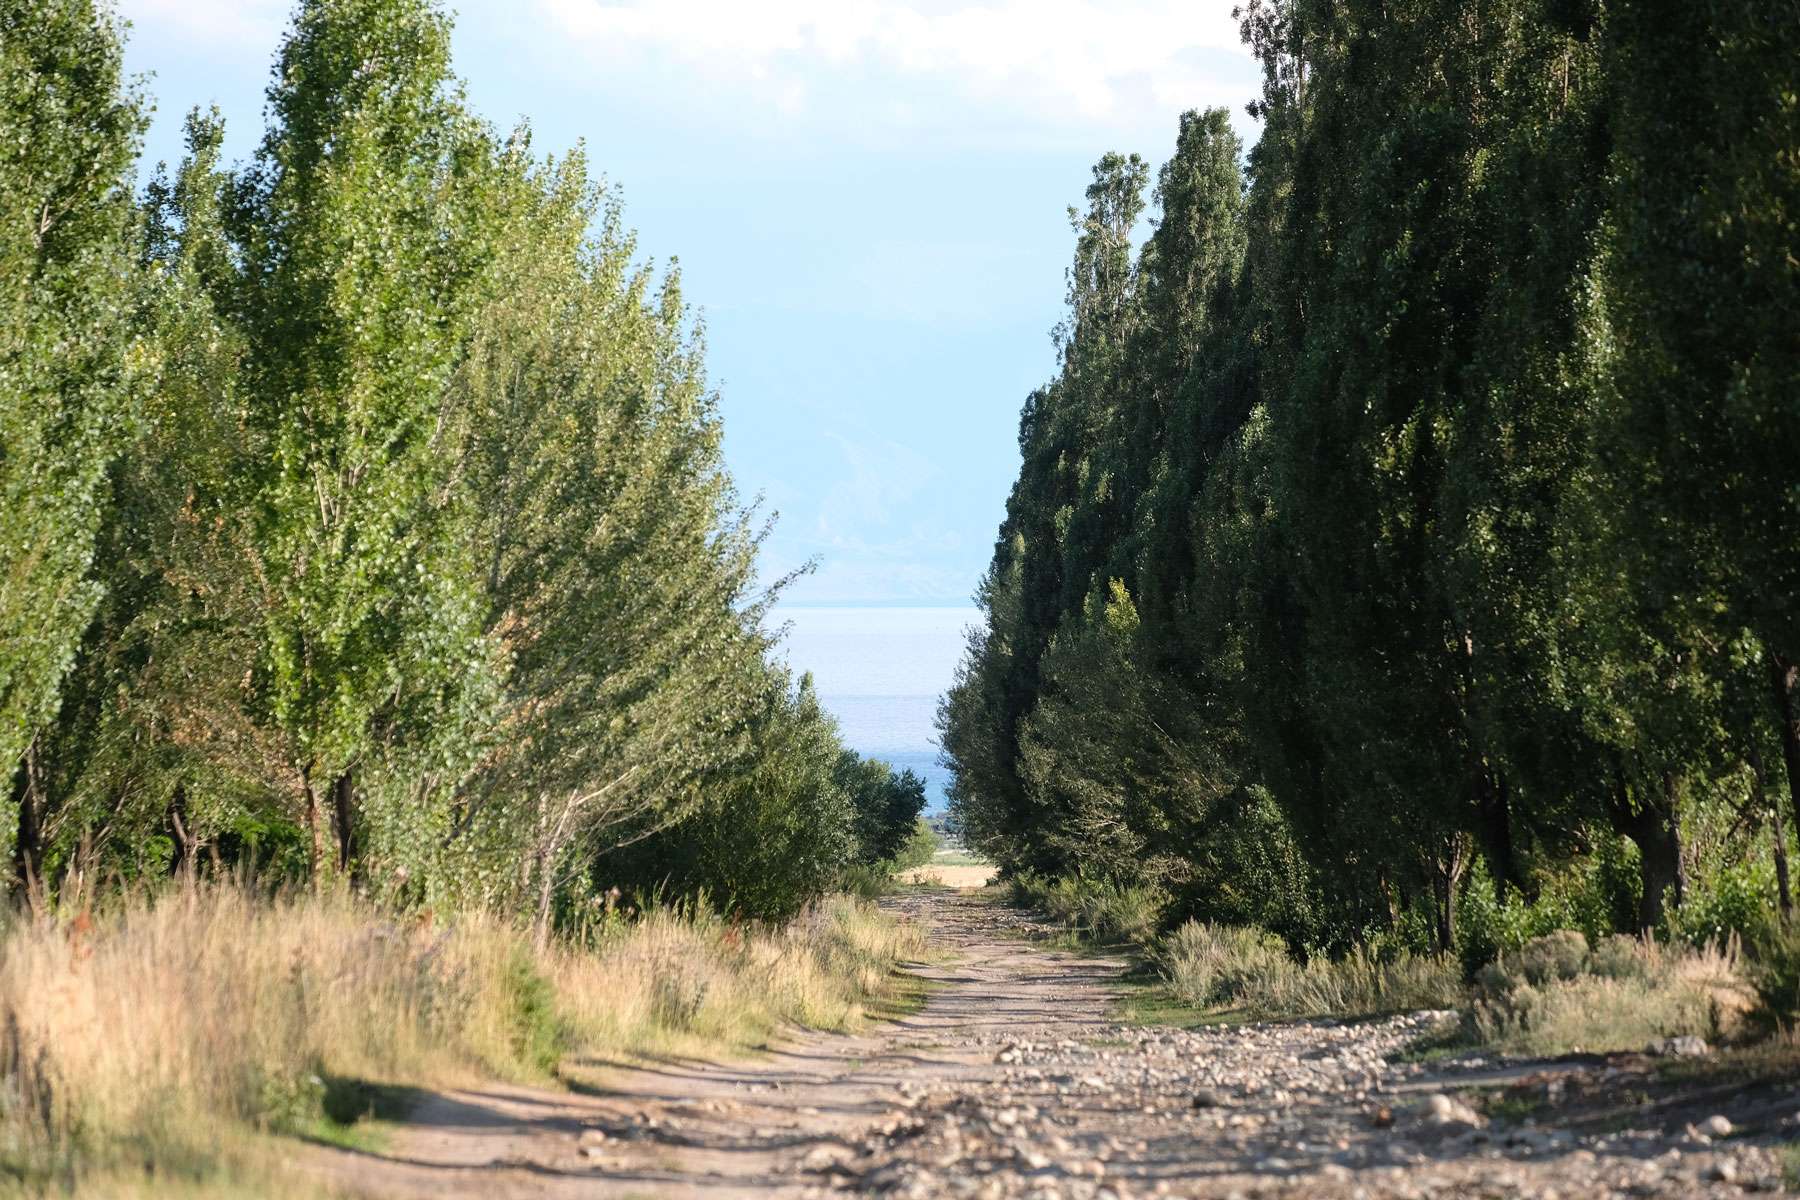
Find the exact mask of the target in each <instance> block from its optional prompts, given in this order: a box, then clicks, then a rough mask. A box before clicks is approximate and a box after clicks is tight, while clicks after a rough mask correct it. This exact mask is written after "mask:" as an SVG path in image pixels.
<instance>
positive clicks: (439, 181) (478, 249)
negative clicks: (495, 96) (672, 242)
mask: <svg viewBox="0 0 1800 1200" xmlns="http://www.w3.org/2000/svg"><path fill="white" fill-rule="evenodd" d="M449 45H450V27H449V22H448V21H447V20H446V19H445V18H444V17H443V16H442V15H441V14H439V13H438V12H436V11H435V10H434V9H433V8H431V7H430V6H428V5H427V4H425V3H423V2H422V0H310V2H309V3H307V4H305V5H304V6H303V7H302V8H301V9H300V11H299V13H298V14H297V16H296V18H295V23H294V28H293V31H292V33H291V34H290V35H289V37H288V39H287V41H286V43H285V44H284V46H283V48H282V51H281V56H280V61H279V64H278V66H277V68H276V79H275V82H274V84H273V85H272V86H271V87H270V89H269V92H268V104H269V114H270V122H271V124H270V128H269V131H268V134H267V136H266V137H265V139H264V141H263V144H262V147H261V149H260V151H259V152H258V155H257V160H256V163H255V166H254V168H253V169H252V170H251V171H250V172H249V173H248V174H247V175H246V176H245V178H244V180H243V182H242V185H241V187H240V191H239V195H238V198H237V201H236V210H235V213H234V227H233V233H234V235H235V238H236V240H237V242H238V243H239V246H240V248H241V254H242V258H243V277H242V284H241V286H240V287H239V289H238V295H237V306H236V312H235V314H234V315H236V316H237V318H238V320H239V321H240V322H241V324H242V327H243V329H244V333H245V337H246V339H247V353H246V359H245V366H246V386H247V387H248V388H249V390H250V392H251V396H252V399H251V404H250V411H249V425H250V427H251V429H252V430H253V432H254V433H255V434H256V435H257V436H258V437H260V438H262V439H264V441H265V444H266V446H267V455H268V457H267V461H266V466H265V467H264V469H263V473H262V478H261V480H260V481H259V488H258V494H257V497H256V502H255V504H256V517H257V543H258V546H259V549H260V553H259V562H258V564H257V569H258V571H259V573H260V574H261V575H262V577H263V579H264V581H265V586H266V588H267V589H268V590H269V592H270V595H271V603H270V611H269V616H268V619H267V624H266V630H265V641H264V647H263V650H262V654H261V661H260V664H259V675H260V679H259V692H260V694H261V695H262V696H263V697H264V703H265V704H266V706H267V714H268V720H269V721H270V722H271V723H272V724H273V726H274V727H275V728H276V729H277V730H279V731H280V732H281V734H282V735H283V736H284V737H285V738H286V739H287V740H288V742H289V744H290V746H291V749H290V751H289V754H290V757H289V760H288V762H287V764H286V769H287V773H288V776H289V781H290V782H289V786H290V788H291V791H292V794H293V795H294V796H295V797H296V799H297V800H298V804H297V806H296V807H297V809H298V812H299V814H300V816H301V819H302V820H303V821H304V824H305V826H306V828H307V829H308V831H309V839H310V843H311V859H312V869H313V871H314V872H315V873H317V872H318V871H319V870H321V869H322V868H323V866H324V864H325V861H326V846H325V842H326V838H327V834H328V830H331V829H335V835H336V846H335V847H334V849H335V858H336V859H337V861H338V863H339V864H340V865H344V866H347V865H348V864H349V863H350V861H351V860H352V859H353V858H354V857H355V850H356V847H355V842H354V832H355V825H356V821H357V816H356V795H357V775H356V772H357V771H358V769H359V768H372V767H378V766H379V765H380V764H381V763H382V762H384V761H400V760H405V761H406V762H407V763H408V764H409V766H408V769H407V771H406V773H407V774H408V775H409V776H410V777H411V778H412V779H413V780H415V781H423V782H421V783H420V784H419V786H422V787H424V790H425V791H426V792H435V791H436V789H437V787H438V786H439V785H440V784H441V782H442V781H444V780H454V779H456V778H458V777H460V776H461V775H462V774H463V773H464V772H465V771H466V769H467V766H468V763H469V759H470V758H471V756H472V754H473V753H478V752H479V744H478V743H479V740H480V731H481V730H482V729H484V728H486V727H487V724H488V722H487V716H488V709H489V707H490V706H491V704H492V703H493V699H494V693H495V688H496V680H497V676H498V671H497V666H496V655H497V649H496V647H494V646H493V645H492V644H491V643H490V642H489V641H488V639H487V638H485V637H484V636H483V634H482V629H481V614H482V605H481V601H480V593H479V589H478V588H477V586H476V583H475V581H476V579H477V573H476V570H475V563H474V562H473V560H472V559H471V557H470V554H471V547H470V543H469V540H468V538H467V536H466V533H465V528H466V526H465V522H466V521H467V519H468V508H467V505H468V503H469V502H471V501H472V499H473V498H471V497H466V496H462V495H459V494H457V493H456V492H455V491H454V489H452V488H450V487H449V486H447V485H448V483H449V480H450V477H451V469H452V464H451V451H452V449H453V447H452V445H451V443H450V440H449V439H448V438H447V437H446V436H445V432H446V423H445V416H446V403H447V400H446V396H447V391H448V385H449V381H450V375H451V372H452V371H453V370H454V368H455V366H456V364H457V362H458V360H459V355H460V353H461V351H462V348H463V345H464V343H465V341H466V338H467V336H468V331H469V327H470V321H471V319H472V317H473V316H474V314H475V313H476V312H478V311H479V307H480V303H481V301H482V299H483V297H484V296H485V294H486V279H487V275H488V269H489V266H490V259H491V256H492V253H493V245H494V240H495V226H496V222H497V220H498V218H497V216H496V214H495V212H494V210H493V206H492V204H491V203H490V199H491V178H492V172H493V164H494V159H495V149H494V147H493V145H492V139H491V138H490V137H489V136H488V135H487V133H486V131H485V130H484V129H483V128H481V127H480V126H479V125H478V124H477V123H475V122H474V121H473V120H472V119H471V118H470V117H469V116H468V115H467V114H466V113H465V112H464V110H463V108H462V105H461V101H460V99H459V97H458V95H457V94H456V92H455V90H454V88H453V86H452V84H451V81H450V77H449ZM409 786H410V785H409ZM414 815H415V816H418V817H421V818H426V819H425V820H422V822H421V824H422V825H425V826H429V823H430V822H429V818H430V816H431V813H430V810H429V808H426V809H423V810H421V809H417V808H415V811H414ZM420 833H421V834H422V835H425V836H428V834H425V830H424V829H421V830H420Z"/></svg>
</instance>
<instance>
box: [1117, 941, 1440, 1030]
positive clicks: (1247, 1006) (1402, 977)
mask: <svg viewBox="0 0 1800 1200" xmlns="http://www.w3.org/2000/svg"><path fill="white" fill-rule="evenodd" d="M1151 957H1152V961H1153V962H1154V963H1155V964H1156V966H1157V968H1158V970H1159V971H1160V973H1161V974H1162V976H1163V978H1164V980H1165V981H1166V982H1167V986H1168V987H1169V989H1170V991H1171V992H1172V993H1173V994H1174V995H1175V996H1176V997H1177V998H1178V999H1180V1000H1183V1001H1184V1002H1186V1003H1189V1004H1192V1005H1195V1006H1196V1007H1200V1008H1206V1009H1219V1008H1227V1009H1234V1010H1240V1011H1242V1012H1243V1013H1245V1014H1246V1015H1250V1016H1255V1017H1304V1016H1365V1015H1373V1014H1377V1013H1387V1012H1405V1011H1409V1010H1412V1009H1421V1008H1448V1007H1451V1006H1453V1005H1455V1004H1456V1003H1458V1002H1459V1001H1460V1000H1461V999H1462V997H1463V990H1462V984H1461V980H1460V979H1459V978H1458V977H1457V973H1456V970H1455V968H1454V967H1452V966H1451V965H1450V964H1448V963H1446V962H1443V961H1440V960H1438V959H1434V958H1426V957H1424V956H1420V955H1412V954H1404V953H1403V954H1401V955H1399V956H1398V957H1396V958H1394V959H1393V960H1392V961H1383V960H1382V959H1380V958H1378V957H1376V956H1375V955H1374V954H1373V953H1372V952H1370V951H1368V950H1367V949H1359V950H1356V951H1353V952H1352V953H1351V954H1350V955H1348V956H1346V957H1345V958H1342V959H1338V960H1335V961H1333V960H1329V959H1326V958H1323V957H1315V958H1313V959H1312V960H1310V961H1309V962H1307V963H1305V964H1304V965H1302V964H1300V963H1297V962H1295V961H1294V960H1293V959H1292V958H1291V957H1290V956H1289V955H1288V953H1287V952H1286V950H1285V949H1283V948H1282V944H1281V942H1280V941H1279V940H1278V939H1276V938H1275V937H1274V936H1273V935H1272V934H1269V933H1267V932H1265V931H1263V930H1260V929H1255V928H1252V927H1248V926H1233V925H1214V924H1211V923H1207V922H1200V921H1189V922H1187V923H1185V924H1183V925H1181V926H1179V927H1177V928H1176V929H1175V930H1173V931H1172V932H1170V933H1169V934H1168V935H1167V936H1165V937H1164V938H1163V939H1162V941H1161V942H1160V943H1159V944H1158V945H1157V946H1156V947H1155V948H1154V950H1153V951H1152V955H1151Z"/></svg>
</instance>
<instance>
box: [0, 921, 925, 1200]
mask: <svg viewBox="0 0 1800 1200" xmlns="http://www.w3.org/2000/svg"><path fill="white" fill-rule="evenodd" d="M923 938H924V934H923V931H922V930H920V929H918V928H917V927H916V926H910V925H902V924H900V923H898V922H896V921H894V920H892V919H890V918H888V917H885V916H883V915H881V914H879V913H877V912H875V911H874V910H873V908H872V907H869V906H866V905H861V904H858V903H856V902H854V901H851V900H848V899H837V900H832V901H828V902H825V903H823V904H821V905H820V906H818V907H816V908H815V909H814V910H813V911H812V912H810V913H808V914H806V915H805V916H804V917H803V918H801V919H800V920H798V921H796V922H794V923H793V924H792V925H790V926H788V927H787V928H784V929H754V928H744V927H733V926H726V925H723V924H719V923H715V922H712V921H707V920H696V919H692V918H688V917H682V916H679V915H677V914H673V913H655V914H651V915H650V916H649V917H647V918H645V919H644V920H642V921H639V922H634V923H629V924H627V923H624V922H620V923H618V924H616V925H614V926H612V927H610V928H609V929H607V930H605V931H604V932H603V934H602V935H601V936H600V938H599V941H598V946H597V949H594V950H591V951H577V950H574V949H570V948H566V947H564V948H557V949H554V950H552V951H551V952H550V953H549V954H547V955H545V956H543V957H541V958H540V957H539V956H537V955H536V954H534V953H532V952H531V950H530V949H529V945H530V943H529V939H528V938H527V937H526V936H524V935H522V934H521V933H520V932H519V931H518V930H517V929H515V928H514V927H512V926H510V925H508V924H506V923H505V922H503V921H500V920H498V919H496V918H494V917H491V916H487V915H484V914H480V913H472V914H466V915H461V916H458V917H456V918H454V919H452V920H450V921H447V922H433V921H431V920H429V919H417V918H392V917H390V916H386V915H384V914H382V913H379V912H376V911H375V910H373V909H371V908H369V907H368V906H366V905H363V904H361V903H358V902H355V901H353V900H350V899H347V898H343V897H337V898H326V899H322V900H313V899H310V898H306V899H301V898H286V899H278V900H274V901H270V900H267V899H263V898H259V897H255V896H252V895H249V894H246V893H245V892H243V891H240V890H237V889H234V888H229V887H219V888H201V889H190V890H188V891H185V892H174V893H170V894H167V895H162V896H159V897H154V898H141V899H134V900H122V901H118V902H116V903H114V904H113V905H112V906H110V907H109V908H108V909H106V910H104V911H102V912H99V913H95V914H88V913H86V912H83V913H80V914H63V915H62V916H61V917H59V918H57V919H54V920H47V921H42V922H26V921H22V920H20V921H15V922H14V923H13V924H12V926H11V927H10V928H8V929H7V930H6V931H5V933H4V938H3V940H0V1181H5V1180H8V1179H10V1180H11V1181H13V1183H14V1186H18V1187H23V1188H25V1189H26V1190H41V1189H43V1188H46V1187H48V1186H50V1185H51V1184H52V1183H54V1182H56V1181H58V1180H62V1181H69V1180H74V1179H84V1180H88V1181H89V1183H88V1184H86V1185H84V1186H83V1188H82V1190H83V1191H84V1192H89V1191H91V1192H95V1194H101V1193H104V1194H133V1187H134V1186H135V1185H130V1186H128V1185H129V1184H130V1180H131V1179H132V1178H133V1175H132V1173H131V1172H129V1171H128V1172H127V1174H125V1175H119V1174H118V1173H117V1168H119V1167H121V1166H123V1165H124V1164H127V1163H130V1164H139V1163H154V1164H157V1166H158V1170H159V1174H162V1175H164V1176H165V1177H174V1178H179V1179H184V1180H186V1181H188V1184H189V1185H191V1186H186V1187H177V1188H176V1190H177V1191H182V1192H184V1193H185V1192H186V1191H189V1190H197V1189H199V1188H201V1187H209V1188H215V1189H216V1188H218V1187H222V1186H225V1185H224V1184H222V1183H221V1182H220V1180H222V1179H224V1178H226V1177H227V1176H229V1175H230V1174H231V1173H232V1172H233V1171H237V1170H239V1169H240V1168H241V1166H242V1164H241V1163H236V1162H234V1158H233V1154H234V1149H233V1147H234V1146H236V1145H238V1144H240V1143H241V1144H245V1145H247V1144H250V1143H252V1142H254V1141H255V1140H256V1137H255V1135H256V1134H257V1133H259V1132H263V1131H269V1132H300V1133H315V1132H318V1131H319V1130H320V1129H321V1128H322V1126H323V1125H324V1124H325V1123H327V1122H328V1121H329V1119H330V1118H331V1117H332V1116H334V1115H335V1116H339V1117H343V1116H344V1115H345V1114H343V1113H341V1112H336V1111H334V1104H336V1105H337V1106H338V1107H339V1108H341V1102H342V1100H343V1098H344V1097H348V1098H349V1099H350V1100H351V1101H352V1102H359V1101H358V1100H357V1097H358V1096H360V1095H361V1094H363V1093H362V1092H360V1091H358V1090H357V1089H356V1088H354V1087H351V1086H349V1081H358V1082H364V1081H368V1082H375V1083H379V1084H383V1085H416V1086H448V1085H457V1084H465V1083H471V1082H475V1081H478V1080H482V1079H488V1078H494V1077H499V1078H506V1079H514V1080H522V1081H537V1082H547V1081H549V1080H550V1078H551V1077H552V1075H553V1074H554V1072H555V1071H556V1069H557V1067H558V1064H559V1060H560V1059H561V1058H562V1056H563V1055H564V1054H565V1053H567V1052H580V1053H586V1054H592V1055H598V1056H605V1057H611V1058H619V1057H626V1056H630V1055H633V1054H642V1053H652V1052H669V1051H675V1052H690V1053H698V1052H710V1053H720V1052H731V1051H734V1050H741V1049H742V1048H744V1047H746V1046H749V1045H752V1044H755V1043H757V1042H760V1041H762V1040H764V1039H765V1038H766V1037H767V1036H768V1034H769V1033H770V1032H771V1031H772V1030H774V1029H775V1028H777V1027H778V1026H780V1025H781V1024H783V1023H787V1022H794V1023H799V1024H805V1025H809V1026H813V1027H818V1028H828V1029H844V1028H851V1027H854V1026H856V1025H857V1024H858V1023H859V1022H860V1021H861V1020H862V1019H863V1009H864V1005H865V1004H866V1003H868V1002H869V1001H871V1000H874V999H878V998H880V997H881V996H883V995H884V994H885V993H886V991H887V990H888V989H889V987H890V977H891V974H892V971H893V968H894V966H895V965H896V963H898V962H899V961H901V960H904V959H908V958H918V957H921V956H922V954H923V949H924V943H923ZM348 1115H349V1116H350V1117H354V1115H355V1114H354V1113H351V1114H348ZM234 1139H236V1140H235V1141H234ZM249 1170H250V1173H251V1174H255V1170H254V1166H253V1165H252V1167H251V1168H249ZM106 1180H113V1181H114V1184H116V1186H114V1184H107V1183H105V1182H104V1181H106ZM228 1190H229V1189H228ZM249 1190H250V1191H255V1190H257V1189H254V1188H251V1189H249Z"/></svg>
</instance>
